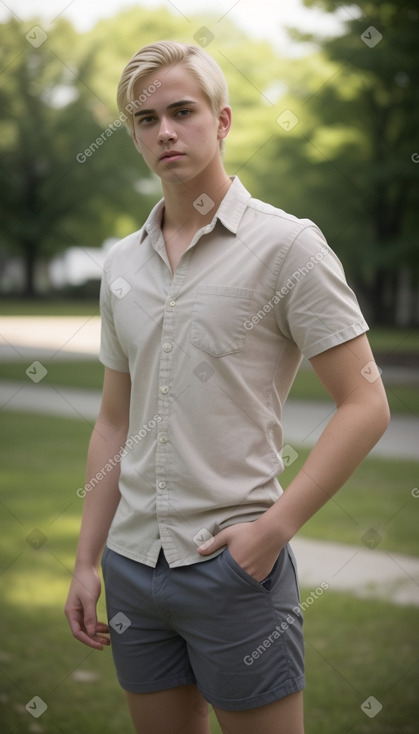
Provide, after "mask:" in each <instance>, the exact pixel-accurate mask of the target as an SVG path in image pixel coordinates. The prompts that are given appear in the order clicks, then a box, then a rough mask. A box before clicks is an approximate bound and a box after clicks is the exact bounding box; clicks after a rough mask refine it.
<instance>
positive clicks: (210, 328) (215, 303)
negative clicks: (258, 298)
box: [190, 283, 253, 357]
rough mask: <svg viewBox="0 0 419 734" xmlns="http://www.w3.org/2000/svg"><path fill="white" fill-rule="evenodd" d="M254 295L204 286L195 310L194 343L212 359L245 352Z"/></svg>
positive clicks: (199, 293) (220, 287)
mask: <svg viewBox="0 0 419 734" xmlns="http://www.w3.org/2000/svg"><path fill="white" fill-rule="evenodd" d="M252 295H253V291H251V290H249V289H248V288H234V287H232V286H227V285H205V284H204V283H201V285H199V286H198V288H197V292H196V297H195V303H194V307H193V310H192V324H191V337H190V339H191V342H192V344H193V345H194V346H195V347H198V348H199V349H202V350H203V351H204V352H208V354H212V356H213V357H223V356H224V355H226V354H233V353H234V352H240V351H242V349H244V347H245V344H246V336H247V331H246V329H245V327H244V322H245V321H246V320H247V319H248V317H249V313H250V305H251V301H252Z"/></svg>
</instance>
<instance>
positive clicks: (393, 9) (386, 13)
mask: <svg viewBox="0 0 419 734" xmlns="http://www.w3.org/2000/svg"><path fill="white" fill-rule="evenodd" d="M305 4H306V5H308V6H311V5H315V4H316V5H322V6H323V7H324V8H325V9H326V10H329V11H331V12H334V11H336V10H337V9H338V8H339V7H341V6H344V5H346V3H344V2H342V1H341V0H305ZM347 12H348V17H349V18H351V19H350V20H349V21H348V22H347V23H346V29H345V33H344V34H343V35H341V36H339V37H338V38H332V39H328V40H320V39H318V38H317V39H316V38H314V37H312V36H311V37H310V40H316V41H317V42H319V43H321V47H322V55H323V57H324V59H325V60H326V61H327V62H328V63H331V64H332V65H333V66H334V73H333V75H331V77H330V79H329V80H326V81H325V83H324V84H323V85H322V86H320V87H319V88H318V89H317V90H315V89H312V90H311V95H310V98H309V99H307V100H306V109H307V108H309V109H310V114H311V115H313V116H314V118H315V119H316V120H317V124H316V126H315V127H313V128H312V129H311V131H309V133H308V137H307V142H308V146H309V148H310V152H309V156H308V157H309V158H311V163H312V164H313V163H314V165H315V167H317V168H319V169H320V170H322V171H323V173H324V174H328V175H327V176H326V175H324V176H322V179H323V186H321V187H320V189H319V191H320V192H322V193H325V194H326V192H327V188H325V187H327V182H329V184H332V185H330V187H329V199H330V201H331V204H332V206H331V209H333V208H335V210H336V211H338V212H340V216H341V217H342V218H343V221H344V222H345V226H346V230H345V231H343V230H342V238H341V239H342V246H343V248H344V252H345V256H346V257H347V258H348V259H349V260H350V261H351V272H352V274H353V277H354V279H355V280H356V282H357V285H358V287H359V288H361V289H362V291H363V292H364V294H365V296H368V300H369V303H370V310H371V313H372V319H373V321H375V322H376V323H394V321H395V314H396V309H397V294H398V290H399V283H400V280H401V277H402V276H405V275H406V273H407V272H408V273H409V274H410V276H411V282H412V284H416V285H417V279H418V266H419V247H418V244H417V236H416V232H417V228H418V225H419V216H418V215H419V212H418V207H417V203H416V202H417V195H418V191H419V186H418V183H419V182H418V174H419V170H418V168H419V167H418V165H417V162H418V159H419V156H418V155H417V153H418V151H417V150H416V147H415V146H416V144H417V140H416V135H417V130H418V127H419V92H418V89H417V84H416V80H417V78H418V71H419V55H418V53H417V34H418V26H419V12H418V10H417V7H416V4H415V3H413V2H412V1H411V0H408V2H404V3H402V4H400V3H398V2H396V1H395V0H378V1H377V0H374V2H372V1H371V0H357V2H356V3H353V4H351V6H350V7H349V8H348V10H347ZM297 35H298V34H297ZM306 38H307V37H306ZM316 151H317V154H316ZM317 198H318V197H315V200H316V199H317ZM339 198H340V204H339V202H338V201H337V199H339ZM332 216H333V215H332ZM414 306H415V304H414V302H413V298H412V300H411V314H410V319H411V322H412V323H413V322H414V320H415V318H417V314H415V312H414Z"/></svg>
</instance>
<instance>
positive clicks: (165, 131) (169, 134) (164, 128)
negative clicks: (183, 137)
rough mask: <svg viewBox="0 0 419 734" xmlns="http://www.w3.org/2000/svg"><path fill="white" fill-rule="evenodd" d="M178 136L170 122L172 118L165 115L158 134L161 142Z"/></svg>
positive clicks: (166, 141)
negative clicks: (169, 118)
mask: <svg viewBox="0 0 419 734" xmlns="http://www.w3.org/2000/svg"><path fill="white" fill-rule="evenodd" d="M176 137H177V136H176V133H175V131H174V129H173V126H172V125H171V124H170V120H168V119H167V118H165V117H163V118H162V121H161V124H160V129H159V134H158V141H159V143H168V142H169V140H176Z"/></svg>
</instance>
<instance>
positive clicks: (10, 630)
mask: <svg viewBox="0 0 419 734" xmlns="http://www.w3.org/2000/svg"><path fill="white" fill-rule="evenodd" d="M2 419H3V420H2V429H1V430H2V433H1V441H0V454H1V462H2V479H3V490H2V494H1V504H0V586H1V591H0V593H1V598H2V611H1V615H2V624H1V639H0V660H1V662H2V673H1V678H2V692H1V694H0V700H1V702H2V710H1V713H0V717H1V718H0V721H1V731H2V732H4V733H5V734H21V733H22V734H23V732H25V733H26V732H34V733H35V732H40V734H41V732H42V733H43V734H74V732H76V731H78V732H83V734H84V733H86V734H105V733H106V734H113V733H115V734H120V732H126V733H127V734H128V732H131V731H132V728H131V725H130V723H129V717H128V714H127V711H126V708H125V699H124V695H123V693H122V692H121V690H120V688H119V686H118V684H117V682H116V679H115V674H114V670H113V665H112V660H111V655H110V651H109V650H105V651H104V652H103V653H97V652H95V651H90V650H89V649H88V648H84V647H82V646H81V645H80V644H79V643H77V642H76V641H74V640H73V639H72V637H71V636H70V633H69V630H68V628H67V623H66V620H65V618H64V615H63V612H62V609H63V605H64V601H65V597H66V594H67V590H68V585H69V582H70V577H71V570H72V566H73V560H74V553H75V547H76V542H77V536H78V530H79V521H80V514H81V508H82V503H81V500H80V499H78V498H77V496H76V494H75V492H76V489H77V488H78V487H80V486H81V485H82V484H83V477H84V464H85V456H86V450H87V443H88V440H89V434H90V429H89V426H88V425H87V424H86V423H85V422H83V421H78V420H67V419H63V418H49V417H46V416H37V415H25V414H15V413H9V414H8V413H5V412H3V414H2ZM303 458H304V452H303V451H300V452H299V458H298V460H297V461H296V462H295V463H294V464H293V465H292V466H291V467H289V468H288V469H287V470H286V474H285V476H284V482H283V483H284V486H286V485H287V483H288V481H289V480H290V479H291V477H292V475H293V473H294V472H296V471H297V470H298V466H299V465H300V462H301V461H302V460H303ZM418 468H419V464H418V463H414V462H395V461H394V460H391V461H386V460H381V459H380V460H376V459H368V460H367V461H365V462H364V464H363V465H362V466H361V467H360V468H359V469H358V471H357V472H356V474H355V475H354V477H353V478H352V479H351V480H350V482H348V484H347V485H346V487H345V488H344V489H342V490H341V492H340V493H339V495H338V497H337V499H336V503H335V502H333V501H332V502H331V503H329V504H328V505H327V506H326V507H325V508H323V510H321V511H320V512H319V513H318V514H317V516H316V518H314V519H313V520H312V521H311V522H310V523H308V524H307V526H306V528H305V529H304V535H306V536H311V537H318V538H330V539H331V540H339V541H342V542H345V541H347V542H351V543H358V544H361V543H362V541H361V536H362V534H363V531H364V530H365V529H368V528H369V527H374V528H375V529H376V530H378V532H380V534H382V535H383V540H382V541H381V544H380V546H379V547H380V549H391V550H398V551H404V552H410V553H418V544H417V526H418V513H419V500H418V499H414V498H413V497H412V495H411V489H412V488H413V487H414V486H417V477H418ZM309 593H310V589H304V588H303V589H302V590H301V595H302V598H303V599H305V598H306V597H307V596H308V595H309ZM99 613H100V616H101V618H104V617H105V610H104V605H103V602H102V601H100V603H99ZM305 637H306V651H307V690H306V694H305V706H306V734H349V733H350V732H351V733H352V734H364V733H365V734H390V733H392V734H393V732H397V734H414V732H416V731H417V720H418V715H419V709H418V698H417V690H418V684H419V679H418V678H419V676H418V655H417V650H418V645H419V627H418V624H417V609H415V608H411V607H396V606H393V605H392V604H390V603H384V602H378V601H370V600H361V599H355V598H352V597H350V596H348V595H344V594H338V593H334V592H332V591H329V590H328V591H326V592H325V593H324V594H323V595H322V596H320V597H319V598H318V599H317V600H316V601H315V603H314V604H313V605H312V606H311V607H310V608H309V609H308V610H307V611H306V614H305ZM34 696H39V697H40V698H41V699H42V700H43V701H45V703H46V704H47V705H48V709H47V711H46V712H45V713H44V714H42V716H41V717H40V718H39V719H37V720H35V719H33V718H32V717H31V716H30V714H29V713H28V712H27V711H26V709H25V705H26V704H27V703H28V702H29V701H30V700H31V699H32V698H33V697H34ZM370 696H374V697H375V698H376V699H377V700H378V701H379V702H380V703H381V705H382V706H383V709H382V711H380V713H379V714H377V716H376V717H374V718H372V719H371V718H369V717H368V716H366V714H365V713H363V711H362V710H361V708H360V706H361V704H362V703H363V702H364V701H366V700H367V699H368V698H369V697H370ZM35 724H36V725H37V726H38V727H40V728H36V726H35ZM212 733H213V734H220V730H219V728H218V726H217V724H216V723H215V720H213V727H212Z"/></svg>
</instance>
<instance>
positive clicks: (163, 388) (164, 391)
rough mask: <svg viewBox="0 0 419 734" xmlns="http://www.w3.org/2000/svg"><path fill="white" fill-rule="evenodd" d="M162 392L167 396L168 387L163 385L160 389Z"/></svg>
mask: <svg viewBox="0 0 419 734" xmlns="http://www.w3.org/2000/svg"><path fill="white" fill-rule="evenodd" d="M160 392H161V393H163V395H167V393H168V392H169V388H168V386H167V385H162V387H161V388H160Z"/></svg>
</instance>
